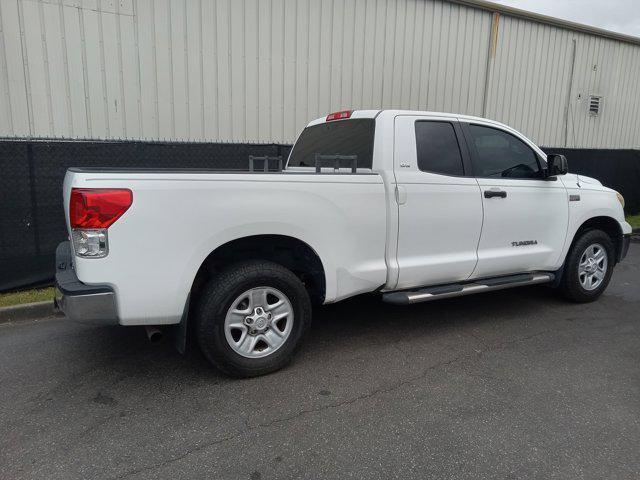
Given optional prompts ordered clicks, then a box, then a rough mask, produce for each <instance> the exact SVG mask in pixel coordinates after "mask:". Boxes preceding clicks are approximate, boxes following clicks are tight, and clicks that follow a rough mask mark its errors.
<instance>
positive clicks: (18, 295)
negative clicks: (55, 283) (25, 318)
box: [0, 287, 54, 307]
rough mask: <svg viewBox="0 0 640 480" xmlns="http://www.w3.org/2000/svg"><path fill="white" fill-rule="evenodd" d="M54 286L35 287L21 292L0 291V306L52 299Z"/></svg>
mask: <svg viewBox="0 0 640 480" xmlns="http://www.w3.org/2000/svg"><path fill="white" fill-rule="evenodd" d="M53 292H54V288H53V287H47V288H35V289H33V290H24V291H22V292H11V293H0V307H8V306H10V305H21V304H23V303H33V302H44V301H45V300H53V296H54V293H53Z"/></svg>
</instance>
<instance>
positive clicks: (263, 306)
mask: <svg viewBox="0 0 640 480" xmlns="http://www.w3.org/2000/svg"><path fill="white" fill-rule="evenodd" d="M293 321H294V317H293V307H292V305H291V302H290V301H289V299H288V298H287V296H286V295H285V294H284V293H282V292H281V291H280V290H278V289H276V288H272V287H256V288H252V289H250V290H247V291H245V292H243V293H242V294H240V295H238V296H237V297H236V298H235V300H234V301H233V302H232V303H231V306H230V307H229V310H227V315H226V317H225V320H224V334H225V338H226V340H227V343H228V344H229V346H230V347H231V349H232V350H233V351H234V352H236V353H237V354H239V355H242V356H243V357H246V358H263V357H266V356H268V355H271V354H272V353H274V352H275V351H276V350H278V349H279V348H280V347H282V345H284V344H285V342H286V341H287V339H288V338H289V335H290V334H291V329H292V327H293Z"/></svg>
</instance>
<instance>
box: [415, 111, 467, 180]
mask: <svg viewBox="0 0 640 480" xmlns="http://www.w3.org/2000/svg"><path fill="white" fill-rule="evenodd" d="M416 150H417V156H418V168H419V169H420V170H422V171H423V172H431V173H439V174H442V175H464V167H463V166H462V154H461V153H460V145H459V144H458V137H457V136H456V131H455V129H454V128H453V125H452V124H451V123H449V122H431V121H418V122H416Z"/></svg>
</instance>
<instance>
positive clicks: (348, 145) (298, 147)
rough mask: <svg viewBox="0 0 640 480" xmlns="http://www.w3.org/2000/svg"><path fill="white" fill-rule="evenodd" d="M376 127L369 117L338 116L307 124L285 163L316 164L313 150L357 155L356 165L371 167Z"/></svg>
mask: <svg viewBox="0 0 640 480" xmlns="http://www.w3.org/2000/svg"><path fill="white" fill-rule="evenodd" d="M375 128H376V121H375V120H373V119H371V118H359V119H352V120H338V121H335V122H326V123H321V124H319V125H313V126H312V127H307V128H305V129H304V130H303V131H302V133H301V134H300V137H299V138H298V141H297V142H296V144H295V145H294V146H293V150H292V151H291V155H290V156H289V163H288V166H289V167H315V165H316V160H315V159H316V154H320V155H347V156H352V155H356V156H357V164H358V167H359V168H371V165H372V162H373V137H374V134H375ZM344 166H345V167H348V166H350V165H347V164H345V165H344Z"/></svg>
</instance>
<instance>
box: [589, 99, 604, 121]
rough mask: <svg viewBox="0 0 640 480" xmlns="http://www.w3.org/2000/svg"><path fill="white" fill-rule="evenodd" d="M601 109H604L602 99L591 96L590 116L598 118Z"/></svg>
mask: <svg viewBox="0 0 640 480" xmlns="http://www.w3.org/2000/svg"><path fill="white" fill-rule="evenodd" d="M600 108H602V97H598V96H596V95H591V96H589V115H591V116H592V117H597V116H598V115H599V114H600Z"/></svg>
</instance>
